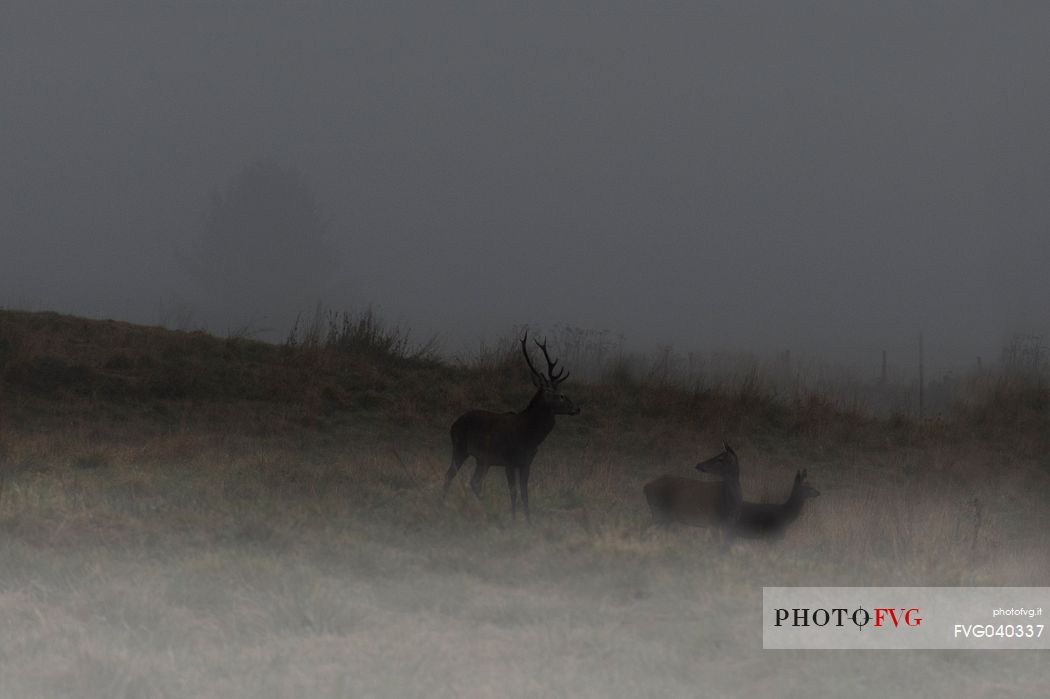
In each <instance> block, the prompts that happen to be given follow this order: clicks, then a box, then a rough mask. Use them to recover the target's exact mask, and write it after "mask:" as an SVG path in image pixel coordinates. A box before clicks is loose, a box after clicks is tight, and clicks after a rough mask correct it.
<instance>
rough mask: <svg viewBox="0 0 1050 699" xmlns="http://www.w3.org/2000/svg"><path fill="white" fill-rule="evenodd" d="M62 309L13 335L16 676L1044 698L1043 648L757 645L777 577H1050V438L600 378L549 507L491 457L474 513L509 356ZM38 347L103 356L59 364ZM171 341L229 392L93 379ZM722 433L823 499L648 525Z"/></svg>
mask: <svg viewBox="0 0 1050 699" xmlns="http://www.w3.org/2000/svg"><path fill="white" fill-rule="evenodd" d="M4 318H8V316H4V317H3V318H0V320H3V319H4ZM55 318H58V320H55ZM55 318H52V317H51V316H50V315H47V314H44V316H43V317H38V316H37V315H32V316H30V315H28V314H27V315H26V317H20V318H19V319H18V320H19V322H20V323H25V324H30V325H32V324H38V325H41V326H48V324H52V323H53V324H54V327H50V329H48V328H47V327H43V329H42V328H36V329H35V330H33V331H32V332H26V331H25V330H24V328H23V330H22V331H21V332H20V333H17V334H15V335H16V336H15V340H13V341H11V340H10V338H11V337H12V333H11V332H10V329H11V327H12V324H11V323H8V324H7V327H6V330H7V331H8V332H7V334H6V335H5V334H4V332H0V338H2V337H7V338H8V340H9V341H7V343H6V344H5V345H4V347H7V349H6V350H5V352H6V354H5V355H4V356H5V357H6V359H5V360H4V361H5V362H6V367H7V370H11V368H12V367H15V369H14V370H15V371H17V372H22V371H28V374H16V375H14V378H15V379H16V380H15V381H10V379H11V377H12V374H6V375H7V377H8V379H9V383H8V386H7V388H8V390H7V392H6V393H5V394H4V397H3V410H4V419H5V421H4V423H3V426H2V430H3V431H2V432H0V483H2V489H0V628H2V629H3V631H2V632H0V696H2V697H48V696H83V697H94V696H98V697H153V696H156V697H168V696H172V697H175V696H179V697H181V696H193V697H242V696H243V697H270V696H273V697H290V696H309V697H345V696H354V697H367V696H384V697H385V696H427V697H434V696H438V697H441V696H469V697H473V696H492V697H497V696H498V697H503V696H512V697H513V696H580V697H611V696H624V697H637V696H740V695H749V696H754V695H758V696H778V697H780V696H799V697H802V696H806V697H811V696H845V695H848V696H879V697H882V696H944V695H955V696H1044V695H1045V678H1044V674H1045V670H1043V668H1042V665H1043V663H1042V655H1041V654H1040V653H1017V652H1002V653H973V652H971V653H951V652H932V651H931V652H926V653H922V652H918V653H916V652H911V653H906V654H905V653H894V652H881V653H862V652H850V653H842V652H839V653H833V652H801V651H800V652H786V651H762V650H761V627H760V622H759V611H758V610H759V609H760V608H761V601H760V600H761V588H762V586H763V585H814V584H819V585H891V584H892V585H1045V584H1046V580H1047V578H1048V575H1050V557H1048V555H1047V553H1046V547H1045V541H1044V535H1043V532H1044V531H1046V530H1047V528H1048V525H1050V521H1048V519H1050V518H1048V515H1047V514H1046V510H1045V508H1044V507H1043V504H1044V503H1043V500H1044V494H1045V493H1046V492H1047V490H1048V486H1050V468H1048V463H1047V461H1046V459H1045V457H1044V456H1043V453H1044V452H1043V448H1042V445H1043V444H1044V443H1045V438H1044V437H1043V436H1042V435H1041V433H1039V432H1031V431H1025V432H1019V433H1013V434H1004V433H1002V432H1001V431H1000V432H997V433H996V434H995V435H992V436H987V435H982V434H980V433H977V432H973V431H972V430H970V428H969V425H970V423H968V422H964V423H962V426H960V425H957V424H950V423H946V424H940V425H930V426H925V427H924V428H923V429H922V430H919V429H918V428H917V427H916V426H915V425H913V424H910V423H908V422H907V421H888V422H880V421H875V420H871V419H870V418H866V417H863V416H858V415H856V414H851V413H847V412H843V411H841V410H839V409H837V408H836V407H835V406H833V405H827V404H826V403H824V402H822V401H820V400H819V397H817V398H807V399H804V400H799V401H798V402H796V403H793V404H788V405H782V404H777V403H775V402H771V401H769V400H766V399H763V398H762V397H761V392H757V393H756V392H755V391H754V390H751V389H749V390H748V391H744V390H743V389H742V388H740V387H737V388H732V387H731V388H729V389H727V390H725V391H723V392H712V393H707V394H704V395H697V394H694V393H690V392H682V391H678V390H673V389H669V388H663V389H656V388H646V387H645V386H644V385H643V386H640V385H637V384H634V383H631V382H625V383H622V384H609V385H595V386H577V387H576V388H577V389H578V390H574V393H573V397H574V399H576V400H577V401H578V402H579V403H581V404H582V407H583V409H584V413H583V414H581V415H580V416H579V417H578V418H566V419H562V420H561V421H560V422H559V426H558V428H557V429H556V430H555V432H554V433H553V434H552V436H551V437H550V439H549V440H548V442H547V443H546V444H545V445H544V446H543V447H542V449H541V451H540V454H539V456H538V457H537V460H536V462H535V464H534V467H533V477H532V481H531V484H530V485H531V494H532V505H533V514H534V525H533V526H532V527H526V526H525V525H524V523H523V522H521V521H518V522H512V521H510V519H509V517H508V509H509V507H508V502H507V495H506V485H505V482H504V479H503V474H502V472H501V470H500V469H493V471H492V472H491V473H490V474H489V477H488V480H487V481H486V484H485V494H484V498H483V500H482V502H480V503H479V502H477V501H476V500H475V499H474V498H473V496H471V495H469V494H468V493H467V492H466V490H465V489H464V488H461V487H460V483H462V481H463V480H465V479H467V478H469V469H470V468H471V467H472V465H471V464H468V465H467V466H466V467H465V469H464V472H461V475H460V477H459V478H460V480H459V481H458V482H457V486H456V488H455V489H454V490H453V492H452V493H451V494H450V496H449V498H448V500H447V501H446V502H445V503H442V502H441V501H440V497H439V495H440V485H441V481H442V476H443V473H444V470H445V468H446V466H447V458H448V451H447V449H448V445H447V443H446V442H447V439H448V437H447V425H448V424H449V423H450V422H451V421H452V418H454V417H455V414H456V412H457V411H458V410H462V409H464V408H466V407H473V406H475V405H486V406H488V407H493V408H499V407H500V406H501V405H505V406H506V407H508V408H514V407H520V405H521V404H523V403H524V400H525V399H527V395H526V389H524V388H523V387H522V384H524V381H523V377H522V376H520V375H519V372H518V370H517V369H515V368H514V367H513V366H511V365H510V364H509V363H507V362H492V363H491V366H487V367H481V368H478V369H469V368H450V367H444V366H415V365H396V364H395V365H392V366H384V367H383V368H378V367H377V366H376V365H375V363H368V362H364V361H361V360H360V359H355V358H354V357H353V356H348V357H344V358H342V359H339V360H338V361H337V360H335V359H331V358H325V361H324V362H321V363H320V364H315V365H313V367H312V368H310V369H309V371H307V370H305V369H304V367H303V366H302V365H301V364H297V363H295V362H289V361H288V360H287V358H286V357H282V356H281V353H280V351H279V350H278V349H277V348H269V347H268V346H262V347H256V346H255V345H244V346H242V347H241V348H240V349H239V350H237V351H238V352H240V354H239V355H237V354H236V353H235V354H232V355H230V354H226V353H225V352H226V349H223V348H224V347H225V344H224V343H225V341H222V340H216V339H215V338H208V337H207V336H196V335H192V334H189V335H188V334H185V333H170V334H165V333H163V331H155V332H156V333H162V335H157V334H154V331H148V330H145V329H136V328H134V326H128V327H124V326H122V325H120V324H118V326H119V327H118V330H119V332H117V331H114V332H115V334H111V335H107V334H106V333H105V332H104V331H103V330H100V329H98V328H95V327H94V326H91V327H88V326H90V322H87V321H84V323H87V324H88V325H87V326H81V325H79V324H80V323H81V321H80V320H78V319H74V320H72V321H68V322H66V321H63V319H61V317H55ZM85 327H86V328H87V329H86V330H85V329H84V328H85ZM78 328H79V329H78ZM2 330H5V328H3V327H0V331H2ZM78 333H79V334H78ZM81 336H83V337H84V338H87V339H84V342H83V343H82V344H76V343H75V342H72V340H71V339H70V338H77V337H81ZM115 338H121V339H120V340H119V343H121V346H122V347H123V349H122V350H121V351H122V353H123V356H124V357H125V359H121V360H119V361H118V360H115V359H113V356H114V350H113V344H114V343H115V342H117V340H116V339H115ZM136 338H137V339H136ZM163 338H167V339H166V340H165V339H163ZM168 340H170V341H171V342H172V343H174V346H175V347H176V348H177V349H172V348H171V346H169V345H168V344H165V343H166V342H167V341H168ZM180 343H181V344H180ZM70 347H73V348H74V349H76V348H79V349H80V350H82V353H81V354H79V355H77V354H75V352H74V350H71V349H69V348H70ZM48 348H50V349H48ZM231 351H232V350H231ZM47 357H52V358H57V359H58V360H60V361H61V362H63V363H64V365H66V366H78V365H79V366H82V367H83V369H82V370H78V371H77V372H74V373H73V374H70V375H69V376H65V375H64V374H61V372H59V378H58V379H55V376H54V375H53V374H52V371H53V370H54V366H51V367H50V368H48V366H47V362H44V369H43V370H40V369H39V367H40V363H41V362H42V361H43V360H44V358H47ZM142 357H152V358H153V359H152V360H148V361H153V362H154V364H153V365H151V366H152V368H149V367H148V366H146V365H145V364H143V361H144V360H143V359H142ZM165 357H168V358H169V359H171V361H173V362H176V363H179V362H182V364H181V366H183V369H184V370H185V372H187V373H184V374H183V378H184V379H186V380H188V381H189V385H197V386H200V385H208V384H207V383H205V384H200V381H202V380H203V379H202V377H208V376H211V377H212V379H208V380H209V381H212V380H214V381H220V383H218V384H216V385H219V386H224V387H225V388H223V389H222V390H221V391H220V393H219V395H218V396H211V397H208V396H207V395H205V396H204V397H198V398H187V397H183V398H172V397H157V396H153V395H151V394H148V393H146V394H139V393H134V392H132V393H131V394H128V395H124V396H123V397H122V398H120V399H117V398H113V397H112V396H110V395H109V394H107V393H105V392H101V393H100V392H98V391H97V390H95V391H94V392H93V391H92V390H91V389H92V387H94V388H95V389H97V387H98V386H99V385H104V384H100V383H99V382H100V381H101V380H102V379H100V378H99V377H107V378H105V380H111V379H112V380H116V381H120V382H128V381H131V380H132V379H133V378H134V377H136V376H138V377H140V378H144V379H146V380H148V379H149V378H150V377H151V376H155V375H156V374H155V371H157V370H164V366H166V365H165V362H166V361H168V360H167V359H164V358H165ZM315 359H316V358H315ZM311 361H313V360H311ZM211 362H219V363H220V364H221V366H222V367H225V368H226V369H229V368H231V367H232V368H234V369H235V370H236V372H235V373H234V374H233V376H234V378H233V379H230V378H229V377H225V374H222V372H218V373H213V372H217V371H218V370H216V369H215V367H214V366H212V365H211V364H210V363H211ZM107 363H108V366H109V368H108V369H107V368H105V367H106V364H107ZM27 367H29V369H27ZM33 367H36V368H33ZM158 367H159V369H158ZM41 371H42V373H40V372H41ZM136 372H140V373H136ZM271 374H272V375H271ZM26 375H30V376H38V378H39V376H44V377H45V378H48V380H51V379H55V380H56V381H58V383H57V384H48V386H50V388H48V387H46V386H45V387H42V386H41V385H39V384H35V383H33V382H32V381H29V382H23V378H24V376H26ZM162 375H163V374H162ZM63 376H64V378H62V377H63ZM85 376H86V378H85ZM20 377H23V378H20ZM78 377H79V378H78ZM224 377H225V378H224ZM238 381H246V382H248V383H249V384H250V385H251V386H252V387H251V388H250V390H249V389H244V388H243V387H238V386H237V383H238ZM70 382H72V383H70ZM78 382H79V383H78ZM222 382H229V383H222ZM56 386H57V387H56ZM195 390H196V389H195ZM271 390H274V391H277V392H276V393H275V394H273V395H271V394H270V393H269V391H271ZM282 391H283V393H282ZM122 395H123V394H122ZM274 396H276V397H274ZM723 437H727V438H729V439H730V440H731V441H733V442H734V446H735V447H736V448H737V451H738V452H739V453H740V456H741V459H742V482H743V487H744V492H745V495H746V496H747V497H749V498H752V499H768V500H777V499H781V498H783V497H784V496H785V495H786V492H787V490H788V488H789V486H790V482H791V476H792V474H793V473H794V471H795V470H796V469H798V468H807V469H808V470H809V472H810V478H811V480H812V481H813V483H814V484H815V485H816V486H817V487H818V488H819V489H820V490H821V491H822V496H821V497H820V498H817V499H816V500H813V501H810V502H809V503H808V504H807V509H806V511H805V512H804V513H803V516H802V518H801V519H800V520H799V521H798V522H796V523H795V525H794V526H793V527H792V528H791V529H790V530H789V531H788V533H787V536H786V538H785V539H784V540H783V541H781V542H778V543H771V542H763V541H741V542H738V543H737V544H736V545H735V546H734V547H733V548H732V549H731V550H730V551H729V552H727V553H723V552H721V551H720V549H719V546H718V543H717V542H716V540H715V538H714V537H713V536H712V535H711V533H710V532H706V531H703V530H695V529H671V530H667V531H662V530H661V531H656V530H645V524H646V523H647V521H648V513H647V512H646V510H645V503H644V499H643V498H642V497H641V486H642V484H643V483H644V482H645V481H646V480H648V479H650V478H652V477H653V476H655V475H658V474H660V473H678V474H680V475H695V472H694V471H693V469H692V464H693V463H694V462H695V460H696V458H697V457H698V456H699V455H700V454H703V453H707V452H711V451H714V450H715V449H716V448H717V445H718V444H719V443H720V440H721V439H722V438H723Z"/></svg>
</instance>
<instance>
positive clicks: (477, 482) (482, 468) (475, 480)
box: [470, 461, 489, 500]
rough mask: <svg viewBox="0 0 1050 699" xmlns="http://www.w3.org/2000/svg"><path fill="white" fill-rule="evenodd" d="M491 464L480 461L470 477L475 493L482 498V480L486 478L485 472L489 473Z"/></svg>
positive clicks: (471, 486)
mask: <svg viewBox="0 0 1050 699" xmlns="http://www.w3.org/2000/svg"><path fill="white" fill-rule="evenodd" d="M488 470H489V465H488V464H486V463H484V462H482V461H478V465H477V466H475V467H474V475H473V476H471V477H470V489H471V490H473V491H474V495H476V496H477V497H478V500H480V499H481V482H482V481H483V480H484V479H485V474H486V473H488Z"/></svg>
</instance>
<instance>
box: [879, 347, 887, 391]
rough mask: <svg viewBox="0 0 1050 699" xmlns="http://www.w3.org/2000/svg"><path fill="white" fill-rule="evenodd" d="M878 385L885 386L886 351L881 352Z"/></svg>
mask: <svg viewBox="0 0 1050 699" xmlns="http://www.w3.org/2000/svg"><path fill="white" fill-rule="evenodd" d="M879 383H880V384H882V385H883V386H885V385H886V350H882V378H881V379H880V380H879Z"/></svg>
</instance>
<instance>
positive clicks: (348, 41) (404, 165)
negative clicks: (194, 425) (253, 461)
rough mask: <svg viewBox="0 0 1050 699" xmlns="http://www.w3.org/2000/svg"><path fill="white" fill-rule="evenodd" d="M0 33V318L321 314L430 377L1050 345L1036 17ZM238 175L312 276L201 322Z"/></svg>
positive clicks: (379, 22)
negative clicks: (428, 345) (301, 199)
mask: <svg viewBox="0 0 1050 699" xmlns="http://www.w3.org/2000/svg"><path fill="white" fill-rule="evenodd" d="M0 16H2V18H3V19H4V21H3V22H2V23H0V25H2V28H0V36H2V37H3V42H4V45H5V48H7V51H6V52H5V53H6V56H7V60H5V61H4V63H3V65H2V66H0V80H2V84H3V86H4V93H5V94H6V95H7V96H8V106H7V109H6V110H5V128H4V129H3V130H2V131H0V139H3V141H2V143H3V152H4V153H5V156H6V157H5V158H4V160H3V164H2V165H0V173H2V174H0V177H2V178H3V185H4V186H3V194H2V195H0V197H2V198H0V240H2V249H3V251H4V254H3V255H2V256H0V306H2V307H8V308H28V309H30V310H45V309H46V310H57V311H61V312H67V313H76V314H82V315H88V316H92V317H112V318H116V319H122V320H130V321H134V322H141V323H158V322H162V321H164V322H167V323H169V324H170V323H173V322H175V319H176V317H181V318H182V319H183V320H184V321H186V322H190V323H193V324H200V325H203V326H205V327H207V328H208V329H209V330H212V331H216V332H219V333H223V332H229V331H233V330H235V329H237V328H255V329H260V330H261V329H269V330H271V331H272V332H271V333H270V334H269V335H268V339H281V338H283V337H284V336H285V335H286V334H287V332H288V330H289V329H290V325H291V322H292V320H293V319H294V313H295V311H301V312H304V313H309V312H311V311H312V310H313V308H314V307H315V305H316V303H318V302H323V303H324V304H325V305H326V306H328V307H330V308H333V309H335V310H342V309H344V308H345V309H358V310H360V309H363V308H365V307H368V306H374V307H375V308H377V310H378V312H379V314H380V315H381V316H382V317H383V318H384V319H387V320H388V321H390V322H392V323H399V324H401V325H402V326H404V327H407V328H411V329H412V332H413V337H417V338H420V339H425V338H426V337H429V336H430V335H432V334H435V333H437V334H439V335H440V337H441V338H442V341H443V347H444V348H445V349H446V350H447V351H448V352H460V351H465V350H467V349H468V348H472V347H476V346H477V345H478V342H479V341H481V340H487V341H491V340H495V339H496V338H499V337H503V336H506V335H507V334H508V333H509V332H510V331H511V330H512V328H514V327H516V326H520V325H524V324H529V325H534V326H539V327H543V328H550V327H554V326H556V325H562V326H578V327H582V328H586V329H591V330H604V331H608V332H609V333H610V334H612V335H614V336H619V335H623V336H624V337H625V339H626V342H627V344H628V345H629V346H631V347H632V348H635V349H638V350H643V351H644V350H650V349H652V348H653V347H655V346H658V345H673V346H674V347H675V348H677V349H679V350H680V351H689V350H693V349H696V350H728V349H733V350H741V351H748V352H755V353H759V354H764V355H772V354H774V353H779V352H782V351H785V350H790V351H791V352H793V353H796V354H797V355H799V356H814V357H823V358H827V359H828V360H829V361H834V362H839V363H842V364H844V365H847V366H850V367H854V368H864V367H867V368H871V369H874V367H876V366H877V365H878V363H879V360H880V355H881V351H882V350H883V349H885V350H887V351H888V353H889V356H890V359H891V361H892V362H894V363H896V364H899V365H902V366H912V365H913V364H914V362H915V356H916V353H917V338H918V334H919V333H920V332H922V333H924V336H925V343H926V360H927V363H928V366H930V367H935V368H947V367H962V366H972V365H973V364H974V363H975V362H976V358H977V357H978V356H981V357H983V358H984V359H985V360H987V361H995V360H996V359H998V357H999V353H1000V351H1001V349H1002V347H1003V346H1004V345H1005V344H1006V343H1007V342H1008V341H1009V338H1010V337H1011V336H1012V335H1014V334H1016V333H1032V334H1044V333H1050V322H1048V318H1047V315H1046V312H1045V310H1044V308H1043V305H1042V303H1041V302H1042V301H1043V300H1044V299H1045V298H1047V293H1048V292H1050V279H1048V277H1047V275H1046V274H1045V262H1046V260H1047V259H1048V256H1050V236H1047V235H1046V233H1047V228H1046V223H1047V220H1048V216H1047V214H1048V209H1050V197H1047V196H1046V195H1047V190H1048V185H1050V169H1048V167H1047V165H1046V163H1047V162H1048V159H1047V155H1048V153H1047V149H1048V147H1050V144H1048V142H1047V140H1046V137H1045V124H1046V123H1047V117H1048V116H1050V89H1048V88H1050V78H1048V77H1047V75H1046V73H1045V66H1046V65H1047V64H1048V63H1050V60H1048V59H1050V47H1048V46H1047V45H1046V42H1045V36H1044V34H1045V32H1044V31H1042V28H1043V27H1045V26H1047V24H1046V20H1048V19H1050V9H1047V8H1045V7H1042V6H1031V7H1027V8H1025V9H1023V10H1014V11H1007V10H1006V9H1003V8H993V7H987V8H976V9H966V8H960V7H958V6H955V5H945V6H944V8H943V9H942V10H941V11H936V10H934V9H931V8H919V9H917V8H915V7H913V6H911V5H910V4H904V3H893V4H888V5H887V4H880V5H879V6H878V7H872V8H861V7H858V6H853V5H850V6H842V7H837V6H832V5H829V4H822V3H804V4H792V5H791V6H790V7H788V6H780V5H775V4H771V3H759V4H754V5H751V6H748V7H743V6H729V7H717V8H706V9H703V10H701V9H695V8H686V9H679V10H676V11H673V12H672V11H669V10H668V11H665V12H661V13H654V12H647V11H645V10H643V9H641V8H637V7H632V6H630V5H624V6H621V7H619V8H616V11H610V12H601V13H599V12H597V11H594V12H589V13H585V12H561V11H557V10H555V9H554V6H545V7H543V8H531V9H530V10H529V11H528V12H514V13H512V12H497V11H490V12H488V13H477V12H471V13H467V12H463V13H459V14H452V13H447V12H441V11H439V10H436V9H433V8H429V7H422V6H421V7H411V8H410V7H409V6H404V7H402V8H393V7H390V6H384V7H383V11H377V10H372V9H361V8H340V9H333V10H329V11H328V12H325V13H312V14H311V13H308V12H307V11H306V10H303V9H296V8H289V7H286V6H285V5H283V4H278V3H265V4H264V3H257V4H253V6H252V7H251V9H250V10H247V9H242V10H238V9H232V8H229V7H217V6H216V7H209V6H176V7H170V8H165V9H139V8H136V9H127V8H125V9H121V10H119V11H117V10H111V11H110V12H108V13H107V12H101V11H99V12H91V11H89V10H84V9H79V8H77V9H70V10H66V11H64V12H61V13H52V14H50V15H48V13H46V12H45V11H43V10H39V9H37V10H29V9H26V10H4V11H2V13H0ZM259 161H273V162H276V163H279V164H280V165H281V166H283V167H286V168H289V169H291V170H294V171H295V172H298V173H301V175H302V176H303V177H304V178H305V181H306V182H307V183H308V187H309V189H310V191H311V192H312V195H313V196H314V197H315V199H316V204H317V209H318V213H319V215H320V218H321V219H322V220H323V221H324V226H325V231H326V238H327V241H328V242H329V243H330V244H331V246H332V253H331V254H332V257H333V259H334V270H333V271H332V273H331V274H328V275H324V276H325V277H326V280H325V284H324V288H321V289H318V290H316V291H313V290H311V292H310V294H309V295H306V294H305V293H304V296H306V297H304V298H302V299H299V298H297V297H296V294H299V293H303V288H302V287H303V285H304V284H305V283H306V282H303V281H301V280H303V279H308V278H309V275H308V274H305V273H303V274H299V275H298V276H295V277H294V279H297V280H300V281H296V282H295V286H296V288H286V287H282V284H285V285H288V284H290V283H291V282H290V281H289V280H290V279H292V278H293V277H291V276H289V277H288V278H287V279H285V278H282V275H281V274H279V273H278V274H274V278H273V285H272V289H263V290H262V291H259V292H258V293H256V294H255V295H254V296H253V297H252V298H255V299H258V300H259V304H258V307H251V304H250V303H248V302H245V303H244V304H242V305H243V306H244V307H243V308H242V309H240V311H237V312H235V311H232V310H231V309H219V308H218V307H217V305H216V303H215V299H214V298H213V297H212V298H210V297H209V294H210V293H211V292H210V291H209V290H208V289H207V288H205V287H204V286H202V285H201V284H200V283H198V281H197V280H195V279H194V277H193V275H191V274H189V273H187V269H186V265H185V264H182V263H180V260H182V259H184V258H185V256H186V255H187V254H191V253H192V251H193V250H194V249H195V245H197V242H198V241H199V240H200V237H201V235H202V231H204V229H205V223H204V222H205V219H206V216H207V213H208V207H209V202H210V201H211V198H212V197H213V195H215V194H216V193H219V194H221V193H223V192H224V191H227V190H228V188H229V187H230V183H231V182H232V181H233V180H234V179H235V178H236V177H237V176H238V173H241V172H242V171H243V170H244V169H245V168H247V167H250V166H251V164H252V163H256V162H259ZM274 244H275V241H274V240H273V239H267V240H260V242H259V245H260V247H261V248H264V249H265V248H266V247H267V246H272V245H274ZM300 271H302V270H300ZM306 271H307V272H308V271H309V270H306ZM319 276H320V275H319ZM270 293H272V295H273V296H272V297H270V296H268V294H270ZM274 299H277V300H279V301H285V302H286V303H285V304H284V306H285V307H284V308H281V310H280V312H277V311H276V310H275V309H276V307H277V306H276V305H275V301H274ZM289 306H298V308H290V307H289Z"/></svg>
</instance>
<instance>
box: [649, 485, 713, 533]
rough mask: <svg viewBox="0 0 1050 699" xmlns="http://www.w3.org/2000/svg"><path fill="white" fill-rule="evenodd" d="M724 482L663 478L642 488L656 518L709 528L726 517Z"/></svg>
mask: <svg viewBox="0 0 1050 699" xmlns="http://www.w3.org/2000/svg"><path fill="white" fill-rule="evenodd" d="M722 488H723V486H722V483H721V482H720V481H719V482H715V481H701V480H697V479H695V478H683V477H681V476H660V477H659V478H657V479H655V480H652V481H649V482H648V483H646V484H645V486H644V487H643V488H642V490H643V492H644V493H645V499H646V500H647V501H648V502H649V509H650V511H651V512H652V515H653V519H656V520H659V521H664V522H679V523H681V524H691V525H694V526H700V527H707V526H712V525H716V524H718V523H719V522H720V521H721V520H722V518H723V512H722V510H723V498H722Z"/></svg>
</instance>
